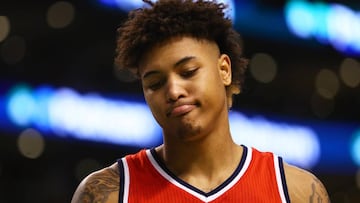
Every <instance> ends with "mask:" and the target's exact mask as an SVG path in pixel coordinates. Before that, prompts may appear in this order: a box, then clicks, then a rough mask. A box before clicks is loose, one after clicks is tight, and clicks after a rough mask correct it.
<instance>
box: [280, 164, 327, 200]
mask: <svg viewBox="0 0 360 203" xmlns="http://www.w3.org/2000/svg"><path fill="white" fill-rule="evenodd" d="M284 170H285V177H286V183H287V186H288V192H289V196H290V200H291V202H292V203H300V202H301V203H303V202H308V203H330V199H329V196H328V193H327V191H326V188H325V187H324V185H323V184H322V183H321V181H320V180H319V179H318V178H317V177H316V176H314V175H313V174H312V173H310V172H308V171H305V170H303V169H300V168H298V167H295V166H291V165H288V164H285V165H284Z"/></svg>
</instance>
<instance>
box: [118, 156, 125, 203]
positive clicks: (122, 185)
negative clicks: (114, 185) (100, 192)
mask: <svg viewBox="0 0 360 203" xmlns="http://www.w3.org/2000/svg"><path fill="white" fill-rule="evenodd" d="M117 163H118V168H119V178H120V181H119V203H123V201H124V190H125V172H124V164H123V162H122V160H121V159H118V160H117Z"/></svg>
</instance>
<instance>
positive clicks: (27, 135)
mask: <svg viewBox="0 0 360 203" xmlns="http://www.w3.org/2000/svg"><path fill="white" fill-rule="evenodd" d="M17 146H18V149H19V151H20V153H21V154H22V155H23V156H25V157H27V158H30V159H36V158H38V157H40V156H41V154H42V153H43V151H44V148H45V141H44V138H43V136H42V135H41V134H40V133H39V132H38V131H37V130H35V129H32V128H28V129H25V130H24V131H23V132H22V133H21V134H20V136H19V137H18V140H17Z"/></svg>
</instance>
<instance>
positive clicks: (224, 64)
mask: <svg viewBox="0 0 360 203" xmlns="http://www.w3.org/2000/svg"><path fill="white" fill-rule="evenodd" d="M219 70H220V76H221V79H222V80H223V83H224V85H225V86H228V85H230V84H231V61H230V58H229V56H228V55H226V54H222V55H221V56H220V58H219Z"/></svg>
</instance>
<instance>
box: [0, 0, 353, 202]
mask: <svg viewBox="0 0 360 203" xmlns="http://www.w3.org/2000/svg"><path fill="white" fill-rule="evenodd" d="M225 2H227V3H228V4H229V5H230V9H229V12H228V16H229V18H233V21H234V27H235V29H236V30H237V31H239V32H240V33H241V35H242V38H243V40H244V56H245V57H247V58H249V59H250V61H251V63H250V65H249V69H248V73H247V77H246V81H245V87H244V90H243V92H242V94H240V95H238V96H236V97H235V104H234V107H233V109H232V110H231V112H230V119H231V126H232V127H231V130H232V135H233V137H234V140H235V141H236V142H238V143H239V144H246V145H250V146H256V147H257V148H259V149H260V150H263V151H266V150H271V151H274V152H275V153H277V154H279V155H281V156H283V157H284V159H285V160H286V161H288V162H290V163H293V164H295V165H298V166H300V167H303V168H306V169H308V170H310V171H312V172H313V173H314V174H316V175H317V176H318V177H319V178H320V179H321V180H322V182H323V183H324V184H325V186H326V187H327V189H328V192H329V195H330V198H331V200H332V202H333V203H350V202H351V203H359V202H360V15H359V12H360V2H359V1H357V0H351V1H306V0H297V1H295V0H293V1H292V0H288V1H285V0H284V1H275V0H239V1H225ZM141 6H142V4H141V3H140V4H139V2H138V1H135V0H133V1H130V0H128V1H125V0H121V1H119V0H118V1H115V0H114V1H111V0H88V1H55V0H48V1H36V2H35V1H25V0H23V1H10V0H4V1H1V2H0V202H1V203H20V202H21V203H22V202H27V203H40V202H41V203H42V202H44V203H45V202H46V203H48V202H51V203H63V202H70V200H71V197H72V194H73V192H74V191H75V188H76V187H77V185H78V184H79V181H80V180H81V179H82V178H84V177H85V176H86V175H87V174H89V173H90V172H92V171H94V170H97V169H100V168H102V167H105V166H108V165H110V164H112V163H113V162H114V161H115V160H116V159H117V158H120V157H122V156H124V155H125V154H128V153H133V152H136V151H137V150H139V149H141V148H145V147H153V146H156V145H158V144H160V143H161V131H160V129H159V127H158V126H157V125H156V123H155V121H154V120H153V119H152V117H151V113H150V112H149V109H148V108H147V107H146V105H145V103H144V100H143V98H142V91H141V86H140V84H139V83H138V82H137V81H131V80H130V79H129V77H127V76H126V73H119V72H116V71H114V66H113V57H114V53H115V38H116V28H117V27H118V26H119V25H120V24H121V22H123V20H124V19H125V17H126V15H127V12H128V10H129V9H130V8H138V7H141Z"/></svg>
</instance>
